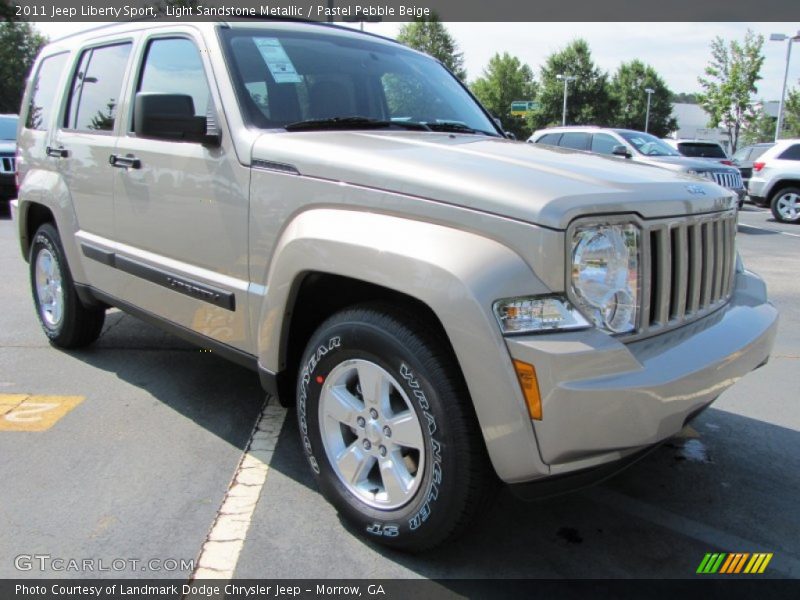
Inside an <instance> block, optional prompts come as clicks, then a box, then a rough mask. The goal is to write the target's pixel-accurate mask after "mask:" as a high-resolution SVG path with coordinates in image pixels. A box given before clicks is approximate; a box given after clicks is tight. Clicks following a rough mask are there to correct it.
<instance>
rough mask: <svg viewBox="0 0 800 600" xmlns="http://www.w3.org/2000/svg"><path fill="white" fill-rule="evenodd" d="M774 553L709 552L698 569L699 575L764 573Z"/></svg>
mask: <svg viewBox="0 0 800 600" xmlns="http://www.w3.org/2000/svg"><path fill="white" fill-rule="evenodd" d="M772 555H773V553H772V552H754V553H752V554H751V553H749V552H708V553H706V555H705V556H704V557H703V560H702V561H701V562H700V566H699V567H697V573H700V574H702V575H712V574H715V573H719V574H724V575H735V574H738V573H747V574H751V575H752V574H756V573H763V572H764V571H765V570H766V569H767V565H768V564H769V561H771V560H772Z"/></svg>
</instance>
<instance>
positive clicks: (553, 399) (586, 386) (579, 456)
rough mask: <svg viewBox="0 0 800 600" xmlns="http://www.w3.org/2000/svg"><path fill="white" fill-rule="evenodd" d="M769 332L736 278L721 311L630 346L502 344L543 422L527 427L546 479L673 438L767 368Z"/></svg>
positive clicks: (751, 280)
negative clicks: (529, 376) (533, 382)
mask: <svg viewBox="0 0 800 600" xmlns="http://www.w3.org/2000/svg"><path fill="white" fill-rule="evenodd" d="M777 322H778V313H777V311H776V310H775V308H774V307H773V306H772V305H771V304H769V303H768V302H767V299H766V287H765V285H764V283H763V281H762V280H761V279H760V278H759V277H758V276H756V275H754V274H752V273H749V272H746V271H745V272H739V273H737V278H736V286H735V288H734V292H733V295H732V298H731V301H730V302H729V303H728V304H727V305H726V306H724V307H723V308H721V309H720V310H718V311H716V312H715V313H713V314H711V315H708V316H706V317H704V318H702V319H700V320H698V321H696V322H694V323H691V324H688V325H685V326H683V327H680V328H678V329H675V330H672V331H669V332H666V333H663V334H661V335H657V336H654V337H651V338H647V339H644V340H641V341H638V342H633V343H630V344H624V343H622V342H621V341H620V340H618V339H616V338H614V337H612V336H610V335H608V334H606V333H603V332H601V331H598V330H596V329H592V330H586V331H576V332H570V333H567V332H565V333H560V334H548V335H540V336H526V337H517V338H508V339H507V344H508V348H509V351H510V354H511V356H512V357H513V358H515V359H518V360H521V361H524V362H527V363H530V364H533V365H534V366H535V367H536V372H537V376H538V381H539V388H540V394H541V398H542V414H543V418H542V420H541V421H533V422H532V423H533V428H534V431H535V433H536V439H537V442H538V446H539V451H540V454H541V458H542V460H543V461H544V462H545V463H546V464H548V465H549V466H550V473H551V474H552V475H556V474H560V473H567V472H571V471H575V470H579V469H585V468H589V467H593V466H597V465H601V464H605V463H609V462H613V461H617V460H620V459H622V458H625V457H626V456H628V455H630V454H632V453H634V452H636V451H638V450H641V449H642V448H645V447H647V446H652V445H653V444H657V443H658V442H660V441H663V440H664V439H666V438H669V437H671V436H673V435H675V434H676V433H678V432H679V431H680V430H681V429H682V428H683V426H684V424H685V423H686V422H687V421H688V420H690V419H691V418H692V417H693V416H695V415H696V414H697V413H698V412H699V411H700V410H702V409H703V408H704V407H706V406H707V405H708V404H709V403H711V402H712V401H713V400H714V399H716V398H717V396H719V395H720V394H721V393H722V392H723V391H724V390H726V389H727V388H728V387H730V386H731V385H733V384H734V383H735V382H736V381H737V380H738V379H740V378H741V377H742V376H744V375H745V374H746V373H748V372H750V371H752V370H753V369H755V368H756V367H758V366H760V365H762V364H763V363H764V362H766V360H767V359H768V358H769V353H770V351H771V349H772V345H773V343H774V339H775V333H776V330H777ZM534 477H535V475H533V476H532V477H531V479H533V478H534Z"/></svg>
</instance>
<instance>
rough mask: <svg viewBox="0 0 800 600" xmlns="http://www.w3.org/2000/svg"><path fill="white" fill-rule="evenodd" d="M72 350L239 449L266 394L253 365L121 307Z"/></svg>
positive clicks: (243, 445)
mask: <svg viewBox="0 0 800 600" xmlns="http://www.w3.org/2000/svg"><path fill="white" fill-rule="evenodd" d="M70 354H71V355H73V356H74V357H75V358H78V359H80V360H82V361H83V362H86V363H88V364H90V365H92V366H93V367H96V368H98V369H102V370H104V371H110V372H113V373H114V374H115V375H116V376H117V377H118V378H119V379H121V380H123V381H126V382H128V383H130V384H132V385H134V386H136V387H138V388H142V389H144V390H146V391H147V392H148V393H149V394H151V395H152V396H153V397H154V398H155V399H157V400H158V401H159V402H162V403H164V404H166V405H167V406H169V407H170V408H172V409H173V410H175V411H177V412H178V413H180V414H182V415H184V416H185V417H187V418H189V419H192V420H193V421H194V422H195V423H197V424H198V425H200V426H201V427H203V428H204V429H206V430H207V431H209V432H210V433H213V434H214V435H216V436H218V437H220V438H222V439H223V440H225V441H226V442H228V443H230V444H232V445H234V446H236V447H237V448H239V449H244V447H245V445H246V444H247V441H248V439H249V436H250V432H251V430H252V428H253V424H254V422H255V419H256V417H257V416H258V414H259V412H260V410H261V406H262V403H263V400H264V392H263V391H262V389H261V387H260V385H259V381H258V376H257V375H256V374H255V373H253V372H252V371H250V370H248V369H246V368H244V367H241V366H239V365H236V364H234V363H231V362H229V361H227V360H225V359H224V358H222V357H220V356H217V355H215V354H214V353H213V352H209V351H207V350H206V351H204V350H203V349H201V348H198V347H197V346H194V345H192V344H189V343H188V342H184V341H183V340H181V339H180V338H177V337H175V336H173V335H170V334H169V333H166V332H163V331H161V330H160V329H157V328H155V327H153V326H151V325H149V324H147V323H144V322H143V321H140V320H138V319H136V318H134V317H131V316H130V315H126V314H125V313H123V312H120V311H117V310H111V311H109V313H108V315H107V316H106V323H105V326H104V327H103V332H102V334H101V336H100V339H98V340H97V342H95V343H94V344H93V345H92V346H91V347H90V348H87V349H85V350H80V351H71V352H70Z"/></svg>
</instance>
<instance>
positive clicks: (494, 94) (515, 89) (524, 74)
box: [470, 52, 536, 139]
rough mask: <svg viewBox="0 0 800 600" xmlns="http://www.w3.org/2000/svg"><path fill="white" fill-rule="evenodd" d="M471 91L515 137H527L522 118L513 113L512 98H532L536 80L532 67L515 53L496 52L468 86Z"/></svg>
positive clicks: (527, 130) (534, 92) (525, 125)
mask: <svg viewBox="0 0 800 600" xmlns="http://www.w3.org/2000/svg"><path fill="white" fill-rule="evenodd" d="M470 88H471V89H472V93H473V94H475V96H476V97H477V98H478V100H480V101H481V103H482V104H483V105H484V106H485V107H486V108H487V109H488V110H489V112H491V113H492V114H493V115H494V116H496V117H498V118H499V119H500V120H501V121H502V123H503V128H504V129H505V130H506V131H510V132H512V133H514V135H516V136H517V138H518V139H523V138H526V137H528V136H529V135H530V133H531V130H530V128H529V126H528V125H527V123H526V122H525V119H523V118H521V117H516V116H512V114H511V103H512V102H513V101H514V100H533V98H534V97H535V94H536V83H535V82H534V80H533V71H531V68H530V67H529V66H528V65H526V64H524V63H522V62H521V61H520V60H519V59H518V58H517V57H516V56H511V55H510V54H508V53H507V52H504V53H503V54H502V56H501V55H500V54H495V55H494V56H493V57H492V58H491V60H489V64H488V65H487V66H486V68H485V69H484V70H483V75H481V76H480V77H479V78H478V79H476V80H475V81H474V82H473V83H472V85H471V86H470Z"/></svg>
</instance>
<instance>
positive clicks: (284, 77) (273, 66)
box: [253, 38, 302, 83]
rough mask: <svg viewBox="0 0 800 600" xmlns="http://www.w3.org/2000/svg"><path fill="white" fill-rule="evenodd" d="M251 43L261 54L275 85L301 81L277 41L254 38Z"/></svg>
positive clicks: (274, 39)
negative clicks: (253, 43)
mask: <svg viewBox="0 0 800 600" xmlns="http://www.w3.org/2000/svg"><path fill="white" fill-rule="evenodd" d="M253 41H254V42H255V44H256V47H257V48H258V51H259V52H260V53H261V58H263V59H264V62H265V63H267V68H268V69H269V72H270V73H272V77H273V78H274V79H275V83H300V82H301V81H302V80H301V79H300V76H299V75H298V74H297V71H295V68H294V65H293V64H292V61H291V60H290V59H289V56H288V55H287V54H286V50H284V49H283V46H282V45H281V43H280V41H279V40H277V39H276V38H254V40H253Z"/></svg>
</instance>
